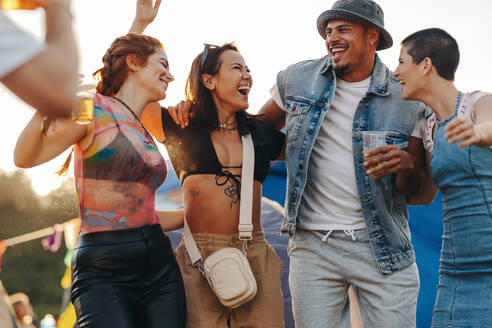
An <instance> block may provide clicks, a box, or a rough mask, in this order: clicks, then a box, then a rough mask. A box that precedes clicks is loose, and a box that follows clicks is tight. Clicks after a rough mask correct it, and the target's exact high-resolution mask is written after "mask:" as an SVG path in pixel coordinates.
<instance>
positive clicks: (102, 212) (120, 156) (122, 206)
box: [75, 94, 167, 233]
mask: <svg viewBox="0 0 492 328" xmlns="http://www.w3.org/2000/svg"><path fill="white" fill-rule="evenodd" d="M150 138H151V137H150V135H149V134H148V132H147V131H145V130H144V128H143V127H142V126H141V125H140V123H139V122H138V121H136V119H135V117H134V116H133V115H132V113H130V112H129V111H128V109H127V108H124V107H123V106H122V105H121V104H120V103H119V102H117V101H116V100H115V99H113V98H110V97H106V96H103V95H100V94H96V97H95V99H94V137H93V140H92V143H91V144H90V146H89V147H88V148H87V149H86V150H84V151H82V149H81V147H80V145H79V144H75V182H76V189H77V196H78V199H79V205H80V217H81V219H82V220H81V221H82V227H81V233H87V232H94V231H104V230H121V229H130V228H137V227H141V226H145V225H150V224H158V223H159V217H158V216H157V213H156V211H155V203H154V202H155V191H156V189H157V188H158V187H159V186H160V185H161V184H162V183H163V182H164V179H165V178H166V175H167V167H166V162H165V161H164V159H163V158H162V156H161V154H160V152H159V150H158V149H157V147H156V146H155V144H154V143H153V142H152V141H151V139H150Z"/></svg>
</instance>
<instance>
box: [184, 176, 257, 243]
mask: <svg viewBox="0 0 492 328" xmlns="http://www.w3.org/2000/svg"><path fill="white" fill-rule="evenodd" d="M238 179H239V180H240V178H238ZM228 187H229V188H232V182H228V183H226V184H225V185H222V186H218V185H217V184H216V181H215V175H212V174H200V175H190V176H188V177H187V178H186V179H185V180H184V183H183V198H184V204H185V216H186V221H187V222H188V225H189V227H190V230H191V231H192V232H201V233H215V234H233V233H237V232H238V224H239V203H240V202H239V200H238V199H237V198H235V197H231V193H230V189H229V191H228V190H226V189H227V188H228ZM261 195H262V186H261V183H260V182H259V181H256V180H254V181H253V220H252V222H253V231H261V230H262V227H261V222H260V212H261Z"/></svg>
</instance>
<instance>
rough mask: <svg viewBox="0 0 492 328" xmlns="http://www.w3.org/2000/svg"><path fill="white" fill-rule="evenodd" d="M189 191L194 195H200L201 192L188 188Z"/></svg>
mask: <svg viewBox="0 0 492 328" xmlns="http://www.w3.org/2000/svg"><path fill="white" fill-rule="evenodd" d="M188 193H189V194H191V195H192V196H199V195H200V193H199V192H198V191H196V190H193V189H190V190H188Z"/></svg>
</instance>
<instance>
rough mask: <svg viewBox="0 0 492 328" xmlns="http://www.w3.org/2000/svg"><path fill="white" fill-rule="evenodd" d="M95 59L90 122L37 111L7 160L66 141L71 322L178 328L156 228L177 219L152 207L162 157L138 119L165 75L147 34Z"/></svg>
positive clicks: (179, 283)
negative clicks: (73, 240)
mask: <svg viewBox="0 0 492 328" xmlns="http://www.w3.org/2000/svg"><path fill="white" fill-rule="evenodd" d="M103 62H104V66H103V68H101V69H100V70H99V71H98V72H97V73H99V74H100V76H101V81H100V82H99V84H98V85H97V94H96V95H95V98H94V120H93V121H92V122H91V123H90V124H87V125H78V124H76V123H75V122H74V121H72V120H71V119H56V120H54V121H51V124H50V123H49V122H50V120H49V119H46V118H43V117H42V116H41V114H39V113H38V112H37V113H36V114H34V117H33V118H32V119H31V121H30V122H29V123H28V124H27V126H26V127H25V129H24V131H23V132H22V134H21V135H20V137H19V139H18V141H17V145H16V148H15V154H14V158H15V163H16V165H17V166H19V167H24V168H25V167H33V166H36V165H39V164H42V163H44V162H47V161H49V160H50V159H52V158H54V157H56V156H58V155H59V154H60V153H62V152H63V151H65V150H66V149H68V148H69V147H70V146H72V145H74V152H75V181H76V189H77V195H78V199H79V205H80V217H81V222H82V226H81V232H80V237H79V239H78V242H77V246H76V247H75V251H74V254H73V256H72V281H73V283H72V303H73V304H74V306H75V309H76V312H77V326H78V327H79V328H82V327H91V328H92V327H108V326H110V327H162V326H163V325H165V326H166V327H184V326H185V322H186V302H185V295H184V288H183V280H182V277H181V273H180V270H179V267H178V265H177V263H176V259H175V257H174V255H173V251H172V248H171V244H170V242H169V239H168V237H167V236H166V235H165V234H164V233H163V232H162V230H165V231H167V230H172V229H175V228H177V227H179V226H180V225H182V222H183V213H182V211H176V212H160V211H156V210H155V199H154V198H155V191H156V189H157V188H158V187H159V186H160V185H161V184H162V182H163V181H164V179H165V177H166V174H167V168H166V162H165V161H164V159H163V158H162V156H161V154H160V153H159V150H158V148H157V147H156V145H155V144H154V141H153V139H152V137H151V136H150V134H149V133H148V132H147V130H146V129H145V127H144V126H143V125H142V123H141V122H140V117H141V114H142V110H143V108H144V107H145V106H146V105H147V104H148V103H150V102H155V101H158V100H161V99H164V98H165V97H166V90H167V86H168V84H169V83H170V82H171V81H173V79H174V77H173V76H172V74H171V73H170V71H169V63H168V59H167V55H166V53H165V52H164V49H163V47H162V45H161V43H160V42H159V41H158V40H157V39H155V38H152V37H149V36H144V35H136V34H128V35H125V36H122V37H119V38H117V39H116V40H115V41H114V42H113V44H112V45H111V47H110V48H109V49H108V50H107V52H106V54H105V55H104V57H103ZM46 125H48V127H46ZM40 126H43V127H44V128H43V129H40V128H39V127H40ZM43 131H46V132H43Z"/></svg>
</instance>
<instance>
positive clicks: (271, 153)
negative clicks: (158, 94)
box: [161, 108, 285, 184]
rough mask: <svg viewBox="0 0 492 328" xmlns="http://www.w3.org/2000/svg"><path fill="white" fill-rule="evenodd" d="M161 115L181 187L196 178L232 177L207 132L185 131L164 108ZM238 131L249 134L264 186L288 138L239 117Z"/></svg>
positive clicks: (256, 175)
mask: <svg viewBox="0 0 492 328" xmlns="http://www.w3.org/2000/svg"><path fill="white" fill-rule="evenodd" d="M161 113H162V115H161V117H162V127H163V130H164V135H165V137H166V139H165V140H164V145H165V146H166V149H167V152H168V153H169V157H170V159H171V163H172V165H173V167H174V170H175V171H176V174H177V176H178V178H179V179H180V181H181V184H183V181H184V179H185V178H186V177H187V176H189V175H193V174H215V175H216V176H217V177H218V176H224V175H227V174H228V175H230V173H229V172H228V171H227V170H224V168H225V167H223V166H222V165H221V164H220V162H219V159H218V157H217V153H216V152H215V148H214V145H213V143H212V139H211V138H210V134H209V132H208V131H206V130H204V129H201V128H199V127H195V126H193V124H190V125H189V126H187V127H186V128H185V129H182V128H181V127H180V126H179V125H177V124H176V123H175V122H174V121H173V119H172V118H171V117H170V116H169V112H168V111H167V109H166V108H162V111H161ZM241 117H242V116H241ZM238 129H239V133H240V134H241V135H244V134H247V132H248V130H249V132H250V133H251V137H252V139H253V145H254V149H255V171H254V179H255V180H257V181H259V182H261V183H263V181H264V180H265V178H266V176H267V174H268V170H269V169H270V161H272V160H275V159H277V158H278V156H279V155H280V153H281V151H282V148H283V145H284V142H285V135H284V134H283V133H282V132H280V131H277V130H276V129H275V128H273V127H272V126H271V125H270V124H268V123H265V122H263V121H261V120H258V119H256V118H254V117H244V118H240V117H239V115H238ZM224 173H226V174H224ZM217 183H218V184H219V180H217Z"/></svg>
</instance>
